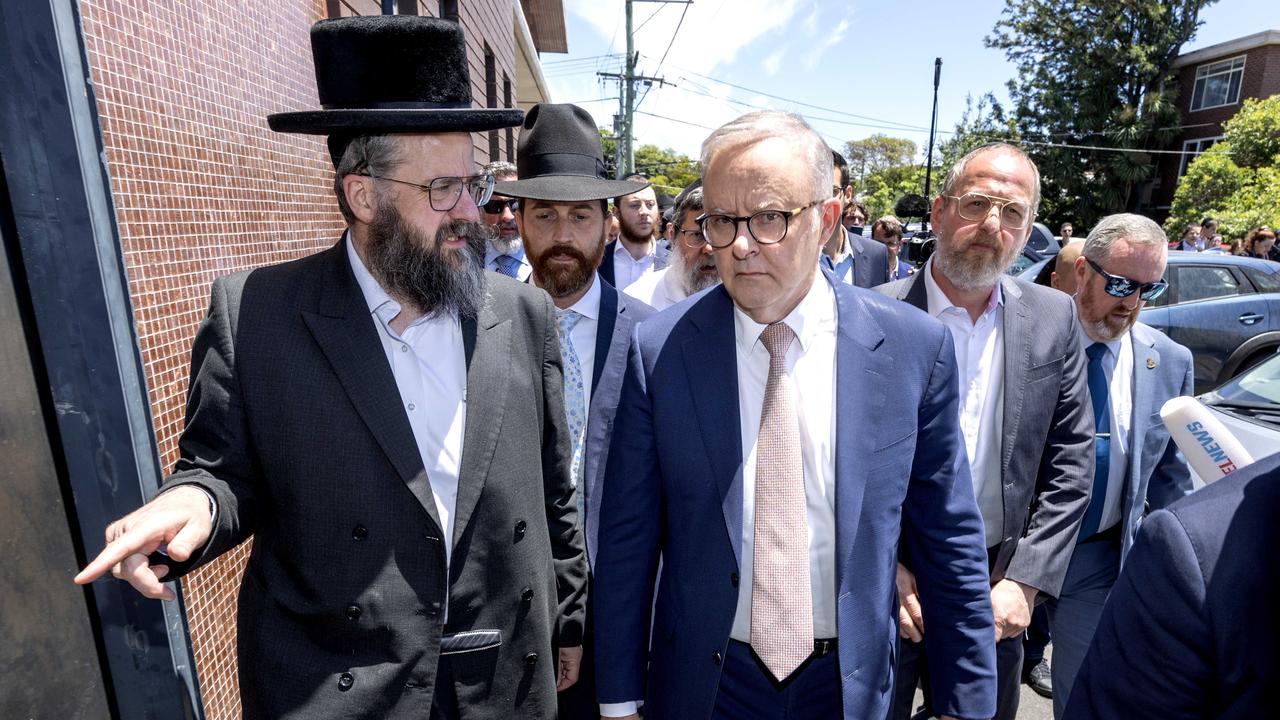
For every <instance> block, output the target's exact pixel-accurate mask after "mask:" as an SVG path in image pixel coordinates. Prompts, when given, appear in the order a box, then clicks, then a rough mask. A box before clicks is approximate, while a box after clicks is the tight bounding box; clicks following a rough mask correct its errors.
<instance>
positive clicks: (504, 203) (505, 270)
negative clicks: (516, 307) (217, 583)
mask: <svg viewBox="0 0 1280 720" xmlns="http://www.w3.org/2000/svg"><path fill="white" fill-rule="evenodd" d="M484 172H485V173H487V174H489V175H492V176H493V178H494V180H497V181H498V182H505V181H507V180H515V179H516V166H515V165H512V164H511V163H509V162H506V161H505V160H495V161H493V162H491V163H489V164H488V165H485V166H484ZM517 203H519V201H518V200H516V199H515V198H509V197H507V196H505V195H499V194H497V193H494V194H493V197H491V198H489V202H487V203H485V204H484V205H482V206H481V207H480V212H481V214H483V215H484V223H485V225H487V226H489V231H490V235H489V242H488V244H487V247H486V248H485V251H484V267H485V269H486V270H492V271H494V272H500V273H502V274H503V275H506V276H507V277H513V278H515V279H517V280H520V281H524V280H528V279H529V273H530V272H532V271H533V266H532V265H530V264H529V259H528V258H527V257H525V254H524V244H523V243H522V242H520V228H519V227H517V226H516V205H517Z"/></svg>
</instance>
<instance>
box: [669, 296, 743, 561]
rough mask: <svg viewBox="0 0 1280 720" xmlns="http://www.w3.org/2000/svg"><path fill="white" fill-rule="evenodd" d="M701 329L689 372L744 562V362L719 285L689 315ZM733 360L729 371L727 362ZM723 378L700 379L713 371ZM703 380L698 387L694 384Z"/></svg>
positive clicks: (690, 346)
mask: <svg viewBox="0 0 1280 720" xmlns="http://www.w3.org/2000/svg"><path fill="white" fill-rule="evenodd" d="M685 317H686V318H688V319H689V321H690V322H692V323H693V324H694V325H695V326H697V328H698V330H699V332H698V333H697V334H696V335H694V336H693V337H691V338H689V339H688V340H686V341H685V342H684V345H683V347H682V350H683V352H684V361H685V370H686V372H685V377H686V378H687V379H688V380H689V383H690V386H689V388H688V392H689V396H690V397H692V398H693V406H694V412H695V414H696V416H697V418H698V424H699V425H700V426H701V428H702V432H700V433H699V436H700V438H701V441H702V445H703V447H704V448H705V450H706V453H707V461H708V462H709V463H710V464H711V472H712V475H713V476H714V479H715V484H716V492H717V493H718V494H719V495H720V505H721V510H722V511H723V513H724V522H725V528H726V529H727V530H728V531H729V541H730V542H731V543H732V544H733V555H734V557H735V558H737V560H738V567H742V463H743V457H742V433H741V427H740V426H741V415H740V414H739V412H738V363H737V348H736V347H735V345H734V342H735V341H734V329H733V326H734V323H733V302H732V301H731V300H730V299H729V294H728V293H727V292H725V289H724V286H717V287H716V288H714V289H713V290H711V291H709V292H708V293H707V295H706V296H705V297H704V298H703V299H702V300H700V301H699V302H698V303H697V304H695V305H694V306H693V307H692V308H690V310H689V312H688V314H687V315H686V316H685ZM726 365H728V370H727V371H726V370H725V366H726ZM710 372H716V373H718V374H719V381H717V382H700V379H703V378H706V377H707V375H708V373H710ZM695 381H698V382H697V388H696V391H695V388H694V383H695Z"/></svg>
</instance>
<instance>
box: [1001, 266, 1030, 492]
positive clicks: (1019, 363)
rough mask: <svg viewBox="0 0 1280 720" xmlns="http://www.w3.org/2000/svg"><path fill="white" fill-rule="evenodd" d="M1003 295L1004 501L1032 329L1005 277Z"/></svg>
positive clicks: (1024, 307) (1013, 287) (1014, 288)
mask: <svg viewBox="0 0 1280 720" xmlns="http://www.w3.org/2000/svg"><path fill="white" fill-rule="evenodd" d="M1000 285H1001V289H1002V291H1003V292H1004V327H1003V337H1002V338H1001V339H1002V340H1003V342H1004V383H1003V385H1004V408H1003V411H1004V415H1003V417H1002V430H1003V432H1002V435H1003V437H1002V438H1001V440H1000V487H1001V493H1000V497H1001V500H1002V501H1003V500H1004V499H1005V498H1004V492H1003V488H1004V487H1005V486H1006V485H1007V483H1006V482H1005V481H1004V480H1005V477H1006V476H1007V475H1008V473H1009V463H1010V462H1011V461H1012V459H1013V450H1014V440H1015V438H1017V436H1018V420H1019V419H1020V418H1021V417H1022V404H1023V400H1024V399H1025V397H1024V391H1025V390H1026V380H1027V369H1028V368H1029V367H1030V366H1031V343H1032V342H1033V341H1034V339H1035V338H1034V336H1035V332H1034V328H1032V326H1031V318H1030V317H1029V315H1028V310H1027V304H1026V303H1024V302H1022V290H1021V289H1020V288H1019V287H1018V286H1017V284H1016V283H1014V282H1013V281H1012V280H1009V279H1007V278H1005V277H1001V278H1000Z"/></svg>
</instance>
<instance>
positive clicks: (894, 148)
mask: <svg viewBox="0 0 1280 720" xmlns="http://www.w3.org/2000/svg"><path fill="white" fill-rule="evenodd" d="M844 158H845V160H846V161H847V162H848V163H849V177H850V178H851V179H852V180H853V183H854V187H856V188H857V189H858V190H859V191H861V190H862V185H861V182H860V181H863V180H865V179H866V178H867V177H869V176H871V175H875V174H878V173H881V172H884V171H886V170H892V169H895V168H902V167H906V166H909V165H911V164H912V163H914V162H915V158H916V144H915V143H914V142H911V141H910V140H904V139H902V138H896V137H889V136H888V135H880V134H876V135H872V136H871V137H869V138H863V139H862V140H850V141H848V142H846V143H845V144H844Z"/></svg>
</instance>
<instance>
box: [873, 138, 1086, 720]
mask: <svg viewBox="0 0 1280 720" xmlns="http://www.w3.org/2000/svg"><path fill="white" fill-rule="evenodd" d="M1039 204H1040V173H1039V170H1038V169H1037V168H1036V166H1035V163H1033V162H1032V161H1031V158H1029V157H1027V155H1026V153H1024V152H1022V150H1020V149H1019V148H1017V147H1015V146H1012V145H1008V144H1005V143H993V144H989V145H984V146H982V147H980V148H977V149H976V150H974V151H973V152H971V153H969V154H968V155H966V156H964V157H963V158H961V159H960V160H959V161H958V162H957V163H956V164H955V166H953V167H952V169H951V172H949V173H948V174H947V177H946V179H945V180H944V181H943V183H942V189H941V192H940V194H939V195H938V197H937V198H936V199H935V200H934V202H933V215H932V217H933V222H934V228H935V229H936V231H937V233H938V239H937V243H938V245H937V251H936V252H935V253H934V255H933V257H931V258H930V259H929V261H928V262H927V263H925V265H924V267H922V268H921V269H920V270H919V271H918V272H917V273H916V274H915V275H912V276H911V277H908V278H905V279H903V280H897V281H894V282H892V283H889V284H887V285H884V286H881V287H879V288H877V289H878V290H879V291H880V292H882V293H884V294H886V295H888V296H890V297H896V298H898V299H900V300H903V301H906V302H908V303H910V304H912V305H915V306H916V307H918V308H920V309H921V310H924V311H926V312H928V313H929V314H930V315H932V316H934V317H936V318H938V319H939V320H941V321H942V322H943V323H944V324H945V325H946V326H947V327H948V328H949V329H950V330H951V334H952V336H953V337H954V339H955V351H956V360H957V362H958V364H959V370H960V372H959V376H960V429H961V431H962V432H963V435H964V441H965V450H966V452H967V455H968V460H969V467H970V471H971V473H970V474H971V477H972V479H973V486H974V488H973V489H974V496H975V497H976V498H977V500H978V508H979V510H980V511H981V512H982V520H983V525H984V528H985V531H986V542H987V554H988V561H989V564H990V568H991V606H992V610H993V611H994V613H995V625H996V633H997V640H998V642H997V644H996V674H997V680H998V691H997V693H998V694H997V713H996V716H995V717H996V718H997V720H1013V718H1014V717H1016V715H1017V710H1018V689H1019V684H1020V679H1021V678H1020V671H1021V665H1022V633H1023V631H1024V630H1026V628H1027V626H1028V625H1029V624H1030V622H1031V611H1032V608H1034V607H1035V601H1036V597H1037V596H1039V595H1044V596H1046V597H1057V595H1058V593H1059V592H1060V591H1061V589H1062V583H1063V578H1064V576H1065V575H1066V573H1067V564H1068V563H1069V562H1070V560H1071V553H1072V550H1073V549H1074V548H1075V543H1076V536H1077V534H1078V532H1079V529H1080V524H1081V521H1082V520H1083V518H1084V513H1085V508H1086V507H1088V505H1089V486H1090V484H1091V480H1090V478H1092V477H1093V435H1094V427H1093V422H1092V413H1091V412H1090V411H1089V394H1088V387H1087V385H1086V376H1085V361H1084V357H1085V355H1084V349H1083V345H1082V343H1081V335H1080V323H1079V321H1078V320H1077V319H1076V313H1075V308H1074V307H1073V306H1072V303H1071V298H1069V297H1067V296H1066V295H1064V294H1062V293H1060V292H1058V291H1056V290H1053V289H1050V288H1046V287H1043V286H1040V285H1033V284H1031V283H1028V282H1024V281H1022V280H1018V279H1015V278H1013V277H1011V276H1009V275H1006V274H1005V273H1004V271H1005V269H1006V268H1008V267H1009V265H1010V264H1011V263H1012V262H1013V260H1014V258H1015V257H1017V256H1018V253H1019V252H1021V251H1022V248H1023V246H1024V245H1026V242H1027V238H1028V237H1029V236H1030V234H1031V224H1032V221H1033V220H1034V219H1035V212H1036V209H1037V207H1038V206H1039ZM900 560H901V564H900V566H899V572H898V594H899V596H900V597H901V600H902V608H901V609H900V611H899V630H900V632H899V634H900V635H901V637H902V638H903V640H904V641H903V642H902V643H901V652H900V654H899V656H898V667H899V675H898V678H897V701H896V705H895V714H894V716H893V717H895V718H902V719H905V718H907V717H909V716H910V715H911V702H912V697H913V695H914V693H915V686H916V681H917V679H918V678H920V677H921V676H922V675H923V674H924V673H925V672H926V670H927V658H926V656H925V654H924V646H923V645H922V644H921V643H920V640H921V638H922V637H923V633H924V632H925V628H924V624H923V616H922V615H921V612H920V607H921V603H922V602H923V603H926V604H927V603H928V602H929V599H928V598H927V597H921V596H920V595H919V594H918V593H917V592H916V585H915V578H914V576H913V574H912V572H911V570H910V568H911V565H912V560H911V558H910V557H908V556H907V555H906V554H905V553H904V554H903V555H902V556H901V558H900ZM925 687H928V683H927V682H926V683H925ZM1055 692H1056V691H1055ZM925 700H926V703H929V702H930V699H929V698H928V697H926V699H925ZM933 709H935V710H937V711H938V712H939V713H943V714H945V713H946V712H947V708H933Z"/></svg>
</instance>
